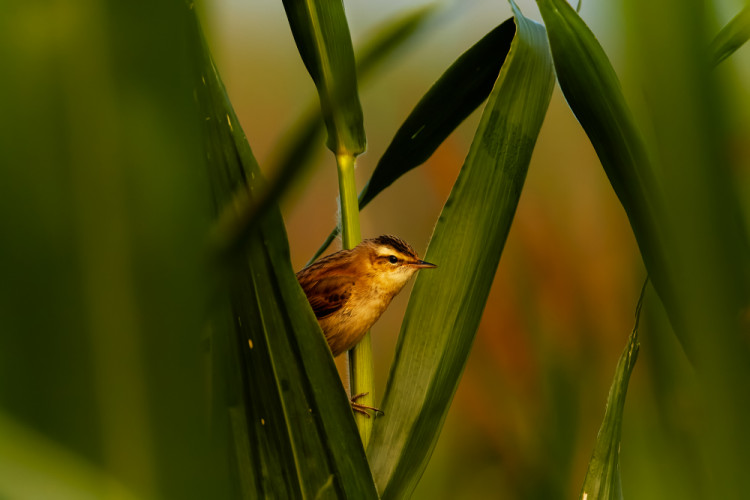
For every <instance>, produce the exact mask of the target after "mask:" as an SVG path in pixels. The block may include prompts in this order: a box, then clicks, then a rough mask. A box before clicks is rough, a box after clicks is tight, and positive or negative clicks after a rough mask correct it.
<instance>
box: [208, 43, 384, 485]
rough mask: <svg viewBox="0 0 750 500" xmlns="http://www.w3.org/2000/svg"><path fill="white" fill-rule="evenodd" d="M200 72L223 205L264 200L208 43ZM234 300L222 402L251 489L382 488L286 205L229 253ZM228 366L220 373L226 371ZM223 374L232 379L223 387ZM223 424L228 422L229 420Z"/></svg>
mask: <svg viewBox="0 0 750 500" xmlns="http://www.w3.org/2000/svg"><path fill="white" fill-rule="evenodd" d="M196 37H198V38H199V39H198V40H197V43H198V44H199V45H198V47H199V50H200V53H199V54H200V56H201V64H200V70H201V74H200V75H199V76H198V77H197V78H196V82H198V84H197V87H198V88H197V96H198V101H199V104H200V109H201V113H202V114H201V116H202V122H203V124H204V133H205V137H206V138H207V142H206V152H207V161H208V166H209V169H210V176H211V181H212V183H211V184H212V186H213V192H214V197H215V200H216V206H217V211H218V210H220V208H221V207H225V206H227V204H229V206H230V207H231V206H232V205H231V204H232V203H233V201H234V200H236V197H237V194H236V193H238V192H243V191H245V192H246V194H247V196H249V198H250V201H251V202H253V201H254V200H253V197H254V196H255V193H256V192H262V189H263V188H264V185H263V180H262V178H261V174H260V170H259V168H258V165H257V163H256V161H255V158H254V157H253V154H252V151H251V149H250V146H249V145H248V143H247V140H246V138H245V135H244V133H243V132H242V128H241V127H240V124H239V122H238V120H237V117H236V115H235V113H234V111H233V110H232V107H231V104H230V102H229V100H228V98H227V96H226V91H225V89H224V86H223V84H222V83H221V79H220V77H219V75H218V73H217V71H216V68H215V66H214V64H213V61H212V60H211V56H210V54H209V53H208V49H207V47H206V46H205V42H203V40H202V37H200V35H199V33H198V31H197V30H196ZM224 257H226V258H228V259H229V260H227V261H226V262H223V263H222V264H221V265H222V267H223V269H224V272H225V274H226V275H227V276H228V280H229V282H230V287H229V292H228V293H229V299H228V300H229V302H230V303H231V306H228V307H220V308H219V310H218V311H217V314H216V318H217V319H216V321H215V322H214V325H213V328H212V339H213V340H212V344H213V345H212V348H213V359H212V365H213V366H212V370H213V371H214V372H215V373H219V375H217V377H216V379H217V382H218V384H219V386H218V387H215V391H216V392H215V395H216V397H217V398H221V397H224V398H226V401H224V402H221V401H219V402H215V404H214V408H215V409H217V410H218V411H220V412H222V413H220V414H219V415H218V417H217V418H220V419H223V422H224V423H223V427H222V426H219V427H218V431H219V432H224V433H225V434H226V437H227V439H229V442H230V448H232V449H233V458H232V459H231V464H230V466H231V467H232V468H233V473H232V476H233V479H234V485H235V489H236V490H237V494H238V495H240V496H241V497H242V498H263V497H274V498H296V497H304V498H375V497H376V492H375V487H374V483H373V481H372V477H371V475H370V471H369V467H368V465H367V460H366V457H365V454H364V449H363V448H362V443H361V442H360V440H359V436H358V434H357V429H356V427H355V425H354V420H353V418H352V412H351V408H350V406H349V400H348V398H347V397H346V394H345V392H344V390H343V387H342V385H341V381H340V379H339V376H338V373H337V371H336V367H335V365H334V364H333V359H332V357H331V353H330V350H329V349H328V346H327V345H326V342H325V338H324V337H323V334H322V332H321V331H320V327H319V326H318V323H317V320H316V319H315V316H314V315H313V313H312V310H311V308H310V305H309V303H308V302H307V299H306V297H305V295H304V293H303V292H302V289H301V288H300V286H299V284H298V282H297V279H296V277H295V275H294V272H293V271H292V267H291V262H290V259H289V247H288V243H287V239H286V233H285V231H284V224H283V221H282V219H281V214H280V213H279V211H278V208H273V209H271V210H269V211H268V212H267V213H266V215H265V216H263V218H262V219H261V221H260V223H259V225H258V227H257V228H256V229H255V230H254V232H253V234H252V236H251V237H250V238H249V240H248V242H247V244H246V246H245V247H244V251H243V252H241V253H239V254H231V255H229V256H226V255H225V256H224ZM222 370H224V371H223V373H224V376H221V373H222ZM224 380H228V385H227V386H225V387H222V386H221V384H223V383H224V382H223V381H224ZM222 429H223V430H222Z"/></svg>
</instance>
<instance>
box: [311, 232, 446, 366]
mask: <svg viewBox="0 0 750 500" xmlns="http://www.w3.org/2000/svg"><path fill="white" fill-rule="evenodd" d="M430 267H437V266H436V265H435V264H430V263H429V262H425V261H423V260H420V259H419V256H418V255H417V253H416V252H415V251H414V249H413V248H412V247H411V246H410V245H409V244H408V243H406V242H405V241H404V240H402V239H400V238H396V237H395V236H387V235H384V236H378V237H377V238H372V239H369V240H364V241H363V242H362V243H360V244H359V245H357V246H356V247H354V248H352V249H351V250H341V251H338V252H336V253H333V254H331V255H328V256H326V257H324V258H322V259H320V260H319V261H317V262H314V263H313V264H311V265H309V266H308V267H306V268H304V269H303V270H301V271H300V272H298V273H297V280H299V283H300V285H302V289H303V290H304V291H305V295H307V300H309V301H310V305H311V306H312V308H313V311H314V312H315V317H317V318H318V323H320V327H321V329H322V330H323V333H325V336H326V340H327V341H328V345H329V346H330V348H331V352H333V355H334V356H338V355H339V354H341V353H342V352H344V351H348V350H349V349H351V348H352V347H354V346H355V345H357V343H358V342H359V341H360V340H362V337H363V336H364V335H365V333H366V332H367V330H369V329H370V327H371V326H372V325H373V324H374V323H375V322H376V321H377V320H378V318H380V315H381V314H383V311H385V309H386V308H387V307H388V304H390V303H391V300H392V299H393V297H395V296H396V294H398V292H400V291H401V289H402V288H403V287H404V285H406V282H407V281H409V278H411V277H412V276H413V275H414V273H416V272H417V271H418V270H420V269H424V268H430Z"/></svg>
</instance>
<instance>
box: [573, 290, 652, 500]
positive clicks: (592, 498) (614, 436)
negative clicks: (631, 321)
mask: <svg viewBox="0 0 750 500" xmlns="http://www.w3.org/2000/svg"><path fill="white" fill-rule="evenodd" d="M647 284H648V281H647V282H646V283H644V284H643V288H642V289H641V296H640V298H639V299H638V306H637V307H636V312H635V326H634V327H633V331H632V332H631V334H630V337H629V338H628V343H627V345H626V346H625V350H624V351H623V352H622V355H621V356H620V359H619V361H618V362H617V368H616V369H615V377H614V379H613V380H612V386H611V387H610V389H609V396H608V397H607V407H606V410H605V412H604V420H603V421H602V426H601V427H600V428H599V434H598V435H597V437H596V444H595V445H594V452H593V454H592V456H591V460H590V461H589V468H588V470H587V471H586V478H585V479H584V481H583V489H582V490H581V500H622V498H623V496H622V477H621V475H620V439H621V436H622V414H623V411H624V410H625V396H626V395H627V393H628V383H629V382H630V374H631V373H633V367H635V362H636V360H637V359H638V349H639V348H640V345H639V343H638V323H639V320H640V315H641V306H642V305H643V295H644V292H645V291H646V286H647Z"/></svg>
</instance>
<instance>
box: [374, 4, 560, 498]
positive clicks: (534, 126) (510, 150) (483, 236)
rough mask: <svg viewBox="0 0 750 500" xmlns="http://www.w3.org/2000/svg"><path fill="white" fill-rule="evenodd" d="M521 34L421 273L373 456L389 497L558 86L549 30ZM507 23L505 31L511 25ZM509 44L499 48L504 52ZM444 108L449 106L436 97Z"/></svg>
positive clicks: (443, 383)
mask: <svg viewBox="0 0 750 500" xmlns="http://www.w3.org/2000/svg"><path fill="white" fill-rule="evenodd" d="M513 8H514V12H515V18H514V19H515V24H516V34H515V37H514V38H513V41H512V43H511V47H510V52H509V53H508V56H507V58H505V63H504V64H503V66H502V69H501V70H500V74H499V76H498V77H497V82H496V84H495V87H494V89H493V91H492V93H491V95H490V98H489V101H488V103H487V106H486V108H485V110H484V113H483V114H482V118H481V120H480V123H479V126H478V128H477V132H476V134H475V139H474V142H473V143H472V146H471V149H470V151H469V155H468V157H467V159H466V162H465V163H464V166H463V167H462V169H461V173H460V174H459V177H458V179H457V181H456V184H455V186H454V188H453V192H452V193H451V195H450V197H449V199H448V201H447V202H446V204H445V207H444V209H443V213H442V214H441V216H440V219H439V220H438V223H437V226H436V228H435V232H434V234H433V237H432V240H431V242H430V245H429V248H428V250H427V254H426V259H427V260H430V261H431V262H435V263H436V264H438V266H439V267H438V269H437V270H436V271H434V272H431V273H422V274H420V275H419V277H418V278H417V280H416V283H415V285H414V290H413V292H412V297H411V299H410V301H409V306H408V309H407V312H406V317H405V320H404V323H403V326H402V329H401V335H400V336H399V340H398V345H397V348H396V358H395V360H394V363H393V365H392V367H391V373H390V376H389V378H388V385H387V388H386V394H385V398H384V400H383V405H382V408H383V410H384V412H385V417H383V418H378V419H376V421H375V429H374V433H373V438H372V441H371V444H370V447H369V448H368V456H369V458H370V463H371V466H372V470H373V475H374V476H375V479H376V482H377V484H378V488H379V491H380V492H381V495H382V497H383V498H402V497H405V496H408V495H409V494H410V493H411V492H412V491H413V489H414V487H415V485H416V483H417V481H418V480H419V477H420V476H421V474H422V472H423V470H424V468H425V466H426V464H427V460H428V459H429V456H430V454H431V453H432V450H433V448H434V446H435V443H436V442H437V438H438V435H439V433H440V429H441V428H442V425H443V421H444V420H445V416H446V414H447V412H448V407H449V405H450V402H451V400H452V398H453V394H454V393H455V390H456V387H457V385H458V381H459V379H460V377H461V373H462V372H463V369H464V366H465V364H466V360H467V358H468V355H469V350H470V348H471V345H472V342H473V340H474V336H475V334H476V330H477V327H478V325H479V320H480V318H481V316H482V311H483V309H484V305H485V301H486V300H487V295H488V293H489V290H490V286H491V284H492V280H493V277H494V274H495V270H496V268H497V265H498V262H499V260H500V254H501V253H502V249H503V246H504V243H505V239H506V237H507V235H508V231H509V229H510V225H511V222H512V220H513V215H514V213H515V210H516V206H517V204H518V200H519V197H520V195H521V189H522V187H523V182H524V180H525V178H526V172H527V169H528V165H529V161H530V159H531V153H532V151H533V148H534V144H535V142H536V139H537V135H538V133H539V129H540V127H541V125H542V121H543V119H544V116H545V113H546V111H547V106H548V105H549V101H550V97H551V94H552V88H553V82H554V79H553V71H552V61H551V58H550V55H549V50H548V48H547V41H546V35H545V32H544V28H543V27H542V26H540V25H538V24H536V23H534V22H532V21H530V20H528V19H526V18H525V17H523V16H522V15H521V13H520V12H519V11H518V9H517V8H516V6H515V5H514V4H513ZM504 29H507V28H504ZM504 56H505V54H504V52H503V51H502V50H499V51H498V53H497V54H496V55H495V57H496V58H498V59H502V58H503V57H504ZM433 105H434V106H442V103H434V104H433Z"/></svg>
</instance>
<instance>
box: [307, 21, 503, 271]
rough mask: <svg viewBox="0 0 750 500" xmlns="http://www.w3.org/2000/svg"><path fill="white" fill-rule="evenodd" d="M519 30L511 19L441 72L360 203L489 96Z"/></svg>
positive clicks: (423, 156)
mask: <svg viewBox="0 0 750 500" xmlns="http://www.w3.org/2000/svg"><path fill="white" fill-rule="evenodd" d="M514 34H515V24H514V23H513V20H512V19H509V20H507V21H506V22H504V23H503V24H501V25H499V26H498V27H496V28H495V29H493V30H492V31H491V32H489V33H488V34H487V35H485V36H484V37H483V38H482V39H481V40H479V41H478V42H477V43H476V44H474V45H473V46H472V47H471V48H470V49H469V50H467V51H466V52H465V53H464V54H462V55H461V57H459V58H458V59H457V60H456V61H455V62H454V63H453V64H452V65H451V66H450V67H449V68H448V69H447V70H446V71H445V73H443V74H442V75H441V77H440V78H439V79H438V81H437V82H435V84H434V85H433V86H432V87H431V88H430V90H428V91H427V93H426V94H425V95H424V97H422V99H421V100H420V101H419V103H417V105H416V107H415V108H414V109H413V110H412V112H411V113H410V114H409V116H408V117H407V118H406V120H405V121H404V123H403V124H402V125H401V127H400V128H399V129H398V131H397V132H396V135H395V136H394V137H393V140H392V141H391V143H390V145H389V146H388V148H387V149H386V151H385V153H383V156H382V157H381V158H380V160H379V161H378V164H377V165H376V166H375V170H374V171H373V173H372V176H371V178H370V180H369V181H368V182H367V184H366V185H365V188H364V189H363V190H362V192H360V194H359V207H360V209H362V208H364V207H365V206H366V205H367V204H368V203H369V202H370V201H372V200H373V199H374V198H375V197H376V196H377V195H378V194H380V193H381V192H382V191H383V190H384V189H385V188H387V187H388V186H390V185H391V184H392V183H393V182H394V181H395V180H396V179H398V178H399V177H401V176H402V175H404V174H405V173H406V172H408V171H410V170H412V169H413V168H416V167H418V166H419V165H421V164H422V163H424V162H425V161H427V159H428V158H429V157H430V156H431V155H432V153H434V152H435V150H436V149H437V148H438V146H440V144H442V143H443V141H445V139H446V138H447V137H448V135H450V134H451V132H453V130H455V129H456V127H458V126H459V125H460V124H461V122H463V121H464V120H465V119H466V117H467V116H469V115H470V114H471V113H472V112H473V111H474V110H475V109H476V108H477V107H478V106H479V105H480V104H481V103H482V102H484V100H485V99H487V96H488V95H489V94H490V91H491V90H492V88H493V85H494V84H495V81H496V80H497V75H498V73H499V71H500V67H501V66H502V64H503V61H504V60H505V55H506V54H507V53H508V50H509V49H510V44H511V41H512V40H513V35H514ZM338 232H339V229H338V228H335V229H334V230H333V231H331V234H330V235H329V236H328V238H327V239H326V241H325V242H324V243H323V245H322V246H321V247H320V248H319V249H318V251H317V252H316V253H315V255H314V256H313V258H312V259H311V261H313V260H315V259H316V258H317V257H318V256H320V254H322V253H323V252H324V251H325V249H326V248H328V246H329V245H330V244H331V242H332V241H333V240H334V238H335V237H336V236H337V235H338Z"/></svg>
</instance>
